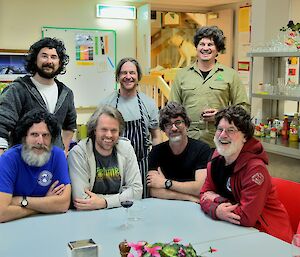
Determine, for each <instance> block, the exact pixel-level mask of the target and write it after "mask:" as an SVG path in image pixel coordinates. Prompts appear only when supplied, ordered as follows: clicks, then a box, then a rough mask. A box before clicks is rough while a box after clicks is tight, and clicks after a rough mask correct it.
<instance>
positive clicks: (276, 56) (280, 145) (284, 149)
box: [248, 52, 300, 159]
mask: <svg viewBox="0 0 300 257" xmlns="http://www.w3.org/2000/svg"><path fill="white" fill-rule="evenodd" d="M248 57H250V78H249V98H250V103H251V104H252V98H254V97H255V98H260V99H262V101H263V108H262V117H263V118H264V119H266V118H267V117H274V116H277V117H283V103H284V101H287V100H289V101H296V102H298V103H299V101H300V97H297V96H286V95H278V94H264V93H257V92H253V65H254V58H258V57H260V58H265V60H266V62H264V68H265V65H269V66H270V67H267V68H269V69H267V70H268V71H269V74H267V75H268V76H269V78H270V81H267V83H271V84H272V85H274V86H275V87H276V86H278V85H277V81H276V80H277V78H278V77H280V75H281V76H282V75H283V74H284V71H283V69H282V60H283V58H285V57H300V52H251V53H248ZM268 59H269V60H268ZM264 70H265V69H264ZM278 91H279V90H278V89H277V90H276V92H278ZM259 139H260V140H261V142H262V144H263V146H264V148H265V150H266V151H267V152H270V153H274V154H279V155H282V156H287V157H291V158H295V159H300V146H299V143H298V142H296V143H290V142H289V141H288V140H285V141H284V140H282V139H281V138H277V139H267V138H259Z"/></svg>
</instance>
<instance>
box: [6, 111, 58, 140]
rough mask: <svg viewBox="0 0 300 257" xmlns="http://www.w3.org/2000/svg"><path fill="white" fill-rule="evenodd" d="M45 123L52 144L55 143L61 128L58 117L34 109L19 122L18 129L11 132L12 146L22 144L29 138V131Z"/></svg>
mask: <svg viewBox="0 0 300 257" xmlns="http://www.w3.org/2000/svg"><path fill="white" fill-rule="evenodd" d="M40 122H45V123H46V125H47V127H48V130H49V132H50V134H51V142H52V143H54V141H55V139H56V138H57V137H58V135H59V133H60V127H59V125H58V121H57V119H56V117H55V116H54V115H53V114H51V113H49V112H47V111H44V110H42V109H33V110H31V111H29V112H27V113H26V114H25V115H24V116H23V117H22V118H21V119H20V120H19V121H18V122H17V125H16V128H15V129H14V130H13V131H12V132H11V135H10V137H11V140H10V141H11V143H12V145H16V144H20V143H22V141H23V140H24V139H25V137H26V136H27V133H28V130H29V129H30V128H31V127H32V125H33V124H35V123H40Z"/></svg>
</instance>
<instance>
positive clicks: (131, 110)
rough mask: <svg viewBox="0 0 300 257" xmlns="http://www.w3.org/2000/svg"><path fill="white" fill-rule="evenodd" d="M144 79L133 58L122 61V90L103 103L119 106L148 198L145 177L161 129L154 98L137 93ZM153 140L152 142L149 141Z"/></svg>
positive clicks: (119, 68)
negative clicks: (151, 152) (149, 156)
mask: <svg viewBox="0 0 300 257" xmlns="http://www.w3.org/2000/svg"><path fill="white" fill-rule="evenodd" d="M141 78H142V70H141V67H140V65H139V63H138V62H137V60H135V59H133V58H124V59H122V60H121V61H120V62H119V64H118V65H117V68H116V81H117V82H119V83H120V89H119V90H118V91H115V92H113V93H112V94H111V95H110V96H108V98H107V99H105V100H104V103H106V104H109V105H112V106H114V107H116V108H117V109H118V110H119V111H120V112H121V113H122V115H123V117H124V120H125V128H124V131H123V136H124V137H127V138H128V139H129V140H130V141H131V144H132V146H133V148H134V150H135V153H136V156H137V160H138V164H139V168H140V172H141V175H142V181H143V185H144V192H143V195H144V197H145V196H146V193H147V192H146V174H147V171H148V166H147V165H148V150H149V147H150V146H151V141H152V144H153V145H156V144H158V143H160V142H161V134H160V131H159V128H158V109H157V107H156V105H155V102H154V100H153V99H152V98H150V97H148V96H146V95H145V94H144V93H141V92H138V90H137V86H138V83H139V81H140V80H141ZM150 139H151V140H150Z"/></svg>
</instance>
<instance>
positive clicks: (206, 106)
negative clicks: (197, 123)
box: [200, 103, 211, 132]
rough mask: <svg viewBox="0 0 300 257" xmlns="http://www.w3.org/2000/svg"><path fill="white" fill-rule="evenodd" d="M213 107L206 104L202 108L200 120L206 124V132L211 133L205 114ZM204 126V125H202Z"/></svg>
mask: <svg viewBox="0 0 300 257" xmlns="http://www.w3.org/2000/svg"><path fill="white" fill-rule="evenodd" d="M210 108H211V107H210V105H209V103H206V104H204V105H203V106H202V108H201V114H200V120H202V122H204V123H205V132H209V128H208V121H205V120H204V116H203V115H204V114H205V112H206V111H207V110H208V109H210ZM202 124H203V123H202Z"/></svg>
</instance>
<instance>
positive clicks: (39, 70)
mask: <svg viewBox="0 0 300 257" xmlns="http://www.w3.org/2000/svg"><path fill="white" fill-rule="evenodd" d="M46 67H49V68H52V69H53V70H52V72H46V71H45V70H44V69H43V68H46ZM58 70H59V69H57V70H55V69H54V67H53V65H49V64H46V65H42V68H40V67H38V66H37V65H36V72H37V73H38V74H39V75H40V76H41V77H42V78H45V79H53V78H54V77H56V76H57V75H58V74H59V71H58Z"/></svg>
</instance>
